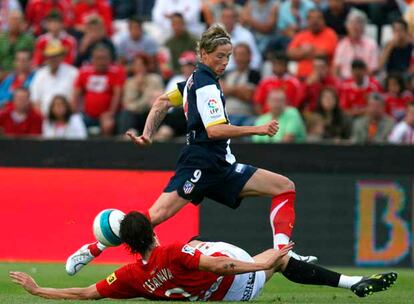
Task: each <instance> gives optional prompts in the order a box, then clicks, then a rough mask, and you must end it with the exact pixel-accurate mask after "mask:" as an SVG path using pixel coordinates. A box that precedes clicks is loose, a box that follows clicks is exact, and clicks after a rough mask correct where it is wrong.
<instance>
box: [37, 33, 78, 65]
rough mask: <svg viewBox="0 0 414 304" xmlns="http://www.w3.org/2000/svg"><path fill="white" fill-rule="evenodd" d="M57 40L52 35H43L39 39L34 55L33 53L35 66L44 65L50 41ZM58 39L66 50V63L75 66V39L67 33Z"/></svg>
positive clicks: (61, 34)
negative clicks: (44, 53)
mask: <svg viewBox="0 0 414 304" xmlns="http://www.w3.org/2000/svg"><path fill="white" fill-rule="evenodd" d="M55 39H56V38H54V37H53V36H52V35H51V34H50V33H46V34H43V35H41V36H39V37H38V38H37V40H36V45H35V48H34V53H33V64H34V65H35V66H38V65H41V64H43V62H44V61H45V57H44V56H43V52H44V51H45V49H46V46H47V44H48V43H49V41H51V40H55ZM58 39H59V41H60V42H61V43H62V45H63V46H64V47H65V49H66V56H65V59H64V61H65V62H66V63H67V64H73V62H74V61H75V58H76V40H75V38H73V37H72V36H71V35H69V34H68V33H66V32H62V33H60V35H59V37H58Z"/></svg>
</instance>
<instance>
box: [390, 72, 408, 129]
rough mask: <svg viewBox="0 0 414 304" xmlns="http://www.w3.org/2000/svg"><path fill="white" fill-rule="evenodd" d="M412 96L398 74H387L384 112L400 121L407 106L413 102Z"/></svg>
mask: <svg viewBox="0 0 414 304" xmlns="http://www.w3.org/2000/svg"><path fill="white" fill-rule="evenodd" d="M413 97H414V96H413V94H412V93H411V92H410V91H408V90H406V89H405V83H404V78H403V77H402V75H401V74H400V73H392V74H389V75H388V77H387V79H386V80H385V110H386V112H387V114H389V115H391V116H392V117H394V119H395V120H397V121H400V120H401V119H403V118H404V116H405V112H406V110H407V105H408V104H409V103H410V102H411V101H413Z"/></svg>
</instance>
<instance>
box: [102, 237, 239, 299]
mask: <svg viewBox="0 0 414 304" xmlns="http://www.w3.org/2000/svg"><path fill="white" fill-rule="evenodd" d="M200 256H201V252H200V251H199V250H197V249H194V248H193V247H191V246H189V245H187V244H173V245H169V246H160V247H157V248H155V249H154V250H153V252H152V254H151V257H150V259H149V260H148V261H146V262H144V261H143V260H142V259H140V260H138V261H137V262H136V263H133V264H129V265H126V266H124V267H122V268H120V269H118V270H116V271H115V272H114V273H112V274H111V275H109V276H108V277H107V278H106V279H105V280H102V281H100V282H98V283H97V284H96V288H97V290H98V292H99V294H100V295H101V296H103V297H106V298H115V299H128V298H137V297H143V298H146V299H150V300H200V301H203V300H204V301H205V300H211V301H218V300H222V299H223V298H224V296H225V295H226V293H227V291H228V290H229V288H230V286H231V284H232V283H233V280H234V276H233V275H230V276H218V275H216V274H214V273H211V272H205V271H200V270H199V263H200ZM213 256H223V254H221V253H216V254H213Z"/></svg>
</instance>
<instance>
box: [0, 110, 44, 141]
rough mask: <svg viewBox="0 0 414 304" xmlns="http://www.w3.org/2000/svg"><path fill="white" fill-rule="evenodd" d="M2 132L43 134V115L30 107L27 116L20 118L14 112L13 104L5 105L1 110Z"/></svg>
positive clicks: (0, 131) (0, 126)
mask: <svg viewBox="0 0 414 304" xmlns="http://www.w3.org/2000/svg"><path fill="white" fill-rule="evenodd" d="M0 133H3V134H5V135H39V134H42V116H41V115H40V114H39V113H38V112H37V111H36V110H34V109H30V111H29V113H28V114H27V116H26V117H25V118H24V119H23V120H20V118H19V117H17V115H16V114H15V113H14V112H13V104H10V106H5V108H4V110H3V111H1V112H0Z"/></svg>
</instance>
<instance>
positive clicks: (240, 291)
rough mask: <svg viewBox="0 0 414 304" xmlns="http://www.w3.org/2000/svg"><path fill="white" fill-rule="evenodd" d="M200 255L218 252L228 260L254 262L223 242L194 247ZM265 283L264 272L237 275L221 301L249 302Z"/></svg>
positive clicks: (243, 253) (246, 255) (245, 254)
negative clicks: (228, 258)
mask: <svg viewBox="0 0 414 304" xmlns="http://www.w3.org/2000/svg"><path fill="white" fill-rule="evenodd" d="M196 248H197V249H198V250H200V251H201V253H202V254H205V255H212V254H214V253H216V252H220V253H222V254H224V255H227V256H228V257H230V258H233V259H236V260H240V261H244V262H254V260H253V258H252V257H251V256H250V254H248V253H247V252H246V251H244V250H243V249H241V248H239V247H237V246H234V245H231V244H228V243H224V242H203V243H200V244H198V245H197V246H196ZM265 283H266V274H265V272H264V271H257V272H250V273H244V274H238V275H236V276H235V277H234V281H233V283H232V284H231V286H230V288H229V290H228V291H227V293H226V295H225V296H224V298H223V301H249V300H253V299H254V298H257V297H258V296H259V295H260V293H261V291H262V289H263V287H264V285H265Z"/></svg>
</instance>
